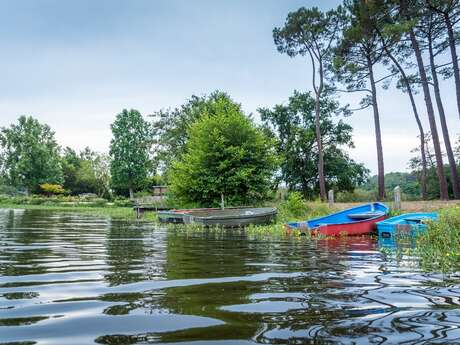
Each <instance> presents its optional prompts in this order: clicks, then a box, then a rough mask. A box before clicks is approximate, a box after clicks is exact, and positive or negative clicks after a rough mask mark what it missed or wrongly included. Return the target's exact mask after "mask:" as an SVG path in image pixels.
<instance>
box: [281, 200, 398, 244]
mask: <svg viewBox="0 0 460 345" xmlns="http://www.w3.org/2000/svg"><path fill="white" fill-rule="evenodd" d="M388 211H389V209H388V206H386V205H385V204H382V203H379V202H374V203H370V204H366V205H361V206H358V207H353V208H349V209H347V210H343V211H340V212H336V213H332V214H330V215H327V216H324V217H320V218H315V219H311V220H307V221H303V222H293V223H288V224H286V229H288V230H290V231H292V230H301V231H310V232H311V234H312V235H316V234H322V235H326V236H340V235H362V234H368V233H370V232H372V231H373V230H374V229H375V223H377V222H380V221H382V220H384V219H385V218H387V216H388Z"/></svg>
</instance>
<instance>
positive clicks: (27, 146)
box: [0, 116, 63, 192]
mask: <svg viewBox="0 0 460 345" xmlns="http://www.w3.org/2000/svg"><path fill="white" fill-rule="evenodd" d="M0 147H1V149H2V150H1V151H0V163H1V172H2V174H3V176H4V178H5V180H6V182H7V183H8V184H9V185H12V186H15V187H24V188H26V189H27V190H28V191H30V192H35V191H38V190H39V185H40V184H42V183H46V182H49V183H56V184H61V183H62V182H63V176H62V169H61V164H60V159H59V147H58V144H57V143H56V140H55V139H54V132H53V131H52V130H51V129H50V127H49V126H48V125H42V124H41V123H39V122H38V121H37V120H36V119H34V118H32V117H26V116H21V117H19V120H18V123H17V124H12V125H11V126H10V127H3V128H1V130H0Z"/></svg>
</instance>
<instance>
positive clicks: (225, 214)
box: [157, 207, 277, 227]
mask: <svg viewBox="0 0 460 345" xmlns="http://www.w3.org/2000/svg"><path fill="white" fill-rule="evenodd" d="M157 214H158V219H159V220H160V222H162V223H173V224H193V223H194V224H201V225H204V226H223V227H244V226H246V225H250V224H268V223H270V222H272V221H273V220H274V219H275V218H276V214H277V210H276V208H274V207H262V208H254V207H228V208H225V209H223V210H222V209H220V208H197V209H188V210H171V211H161V212H158V213H157Z"/></svg>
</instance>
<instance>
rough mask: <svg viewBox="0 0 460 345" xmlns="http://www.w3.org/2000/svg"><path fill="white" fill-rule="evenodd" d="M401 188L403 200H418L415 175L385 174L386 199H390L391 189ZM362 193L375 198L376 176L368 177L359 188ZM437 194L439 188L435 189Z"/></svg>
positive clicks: (402, 173)
mask: <svg viewBox="0 0 460 345" xmlns="http://www.w3.org/2000/svg"><path fill="white" fill-rule="evenodd" d="M396 186H399V187H401V194H402V198H403V199H404V200H417V199H420V182H419V179H418V177H417V175H416V174H414V173H407V172H391V173H387V174H385V195H386V196H387V198H388V199H391V198H392V194H393V189H394V188H395V187H396ZM361 188H362V190H363V191H366V192H369V193H372V194H371V195H375V196H377V176H376V175H374V176H372V177H370V178H369V179H368V180H367V181H366V183H364V184H363V185H362V186H361ZM437 190H438V192H439V188H437Z"/></svg>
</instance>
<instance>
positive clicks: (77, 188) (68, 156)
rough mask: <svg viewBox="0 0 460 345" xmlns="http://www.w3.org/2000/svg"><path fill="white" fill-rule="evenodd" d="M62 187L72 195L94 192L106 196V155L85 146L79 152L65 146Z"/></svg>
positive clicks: (107, 176)
mask: <svg viewBox="0 0 460 345" xmlns="http://www.w3.org/2000/svg"><path fill="white" fill-rule="evenodd" d="M62 170H63V173H64V188H65V189H66V190H67V191H69V192H70V193H71V194H73V195H78V194H82V193H95V194H97V195H99V196H108V193H109V182H110V171H109V161H108V157H107V156H106V155H104V154H99V153H96V152H94V151H92V150H91V149H90V148H88V147H87V148H85V149H84V150H83V151H82V152H80V153H79V154H78V153H77V152H75V151H74V150H73V149H71V148H69V147H66V148H65V149H64V151H63V154H62Z"/></svg>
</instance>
